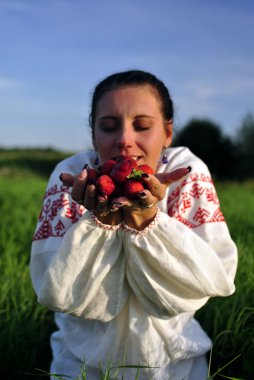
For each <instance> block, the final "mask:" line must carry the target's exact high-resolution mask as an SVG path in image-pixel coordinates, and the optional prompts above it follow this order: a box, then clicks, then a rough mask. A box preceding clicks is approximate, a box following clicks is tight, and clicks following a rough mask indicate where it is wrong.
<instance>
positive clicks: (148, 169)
mask: <svg viewBox="0 0 254 380" xmlns="http://www.w3.org/2000/svg"><path fill="white" fill-rule="evenodd" d="M138 168H139V170H142V172H145V173H147V174H154V171H153V169H152V168H151V167H150V166H149V165H147V164H143V165H140V166H139V167H138Z"/></svg>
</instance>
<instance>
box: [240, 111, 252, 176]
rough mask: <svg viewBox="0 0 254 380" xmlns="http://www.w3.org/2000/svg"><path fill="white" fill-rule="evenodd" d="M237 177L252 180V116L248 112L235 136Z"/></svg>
mask: <svg viewBox="0 0 254 380" xmlns="http://www.w3.org/2000/svg"><path fill="white" fill-rule="evenodd" d="M236 144H237V150H238V154H239V168H238V170H239V177H240V178H241V179H244V178H254V116H253V114H252V113H251V112H248V113H247V114H246V116H245V117H244V118H243V121H242V125H241V127H240V128H239V129H238V132H237V135H236Z"/></svg>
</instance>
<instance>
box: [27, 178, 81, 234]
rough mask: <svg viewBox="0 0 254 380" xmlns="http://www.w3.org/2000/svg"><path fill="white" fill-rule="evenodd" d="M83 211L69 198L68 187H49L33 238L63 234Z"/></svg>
mask: <svg viewBox="0 0 254 380" xmlns="http://www.w3.org/2000/svg"><path fill="white" fill-rule="evenodd" d="M84 212H85V208H84V207H83V206H80V205H79V204H77V203H76V202H74V201H73V200H72V199H71V196H70V191H69V188H68V187H66V186H63V185H61V186H58V185H54V186H52V187H50V188H49V189H48V190H47V191H46V194H45V197H44V202H43V206H42V210H41V212H40V215H39V219H38V224H37V228H36V231H35V234H34V237H33V240H41V239H46V238H48V237H59V236H63V235H64V234H65V232H66V231H67V230H68V229H69V228H70V227H71V225H72V224H74V223H76V222H77V221H78V220H79V218H80V217H81V216H82V215H83V214H84Z"/></svg>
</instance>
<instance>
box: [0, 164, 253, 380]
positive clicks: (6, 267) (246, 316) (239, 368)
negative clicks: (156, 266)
mask: <svg viewBox="0 0 254 380" xmlns="http://www.w3.org/2000/svg"><path fill="white" fill-rule="evenodd" d="M46 182H47V180H46V179H45V178H42V177H39V176H36V175H35V174H31V173H30V172H29V171H28V170H24V169H22V170H21V169H20V168H18V169H16V170H14V171H11V172H9V174H7V175H2V176H0V212H1V223H0V287H1V292H0V348H1V355H0V377H1V378H2V379H9V380H13V379H19V380H23V379H29V378H35V379H42V378H45V377H44V376H43V375H41V374H40V372H39V371H36V370H35V368H40V369H42V370H44V371H48V369H49V363H50V360H51V352H50V347H49V335H50V333H51V332H52V331H53V330H54V322H53V315H52V313H51V312H49V311H47V310H46V309H45V308H43V307H42V306H40V305H38V304H37V301H36V297H35V295H34V292H33V289H32V286H31V281H30V274H29V255H30V248H31V239H32V235H33V232H34V228H35V224H36V220H37V217H38V214H39V211H40V205H41V202H42V197H43V194H44V190H45V186H46ZM216 187H217V190H218V193H219V197H220V200H221V206H222V210H223V212H224V215H225V217H226V219H227V221H228V225H229V228H230V231H231V234H232V237H233V239H234V240H235V242H236V244H237V246H238V248H239V266H238V272H237V278H236V286H237V290H236V292H235V294H234V295H233V296H231V297H228V298H216V299H211V300H210V301H209V302H208V304H207V305H206V306H205V307H203V308H202V309H201V310H200V311H199V312H198V313H197V318H198V320H199V321H200V323H201V324H202V326H203V327H204V329H205V330H206V331H207V332H208V334H209V336H210V337H211V338H212V339H213V341H214V349H213V353H212V366H211V373H214V372H216V371H217V370H218V368H222V367H223V366H224V365H225V364H227V363H228V362H230V361H231V360H232V359H234V358H235V357H236V356H238V355H239V354H240V355H241V356H240V357H239V358H238V359H237V360H235V361H234V362H232V363H231V364H230V365H229V366H227V367H226V368H225V369H224V370H223V374H224V375H226V376H229V377H230V376H231V377H239V378H243V379H248V380H249V379H251V378H253V369H254V359H253V358H254V334H253V331H254V302H253V301H254V296H253V294H254V271H253V268H254V248H253V241H254V218H253V215H254V191H253V190H254V182H249V183H243V184H237V183H233V184H231V183H224V184H222V183H220V184H217V186H216ZM134 364H135V363H134ZM27 373H31V374H34V375H31V376H29V375H28V374H27ZM35 374H36V376H35ZM216 378H217V376H216ZM218 378H219V376H218ZM88 380H89V379H88Z"/></svg>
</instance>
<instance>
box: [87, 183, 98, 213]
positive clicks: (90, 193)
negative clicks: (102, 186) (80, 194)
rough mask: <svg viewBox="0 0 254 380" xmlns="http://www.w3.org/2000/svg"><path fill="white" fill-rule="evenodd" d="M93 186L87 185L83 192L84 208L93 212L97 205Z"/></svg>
mask: <svg viewBox="0 0 254 380" xmlns="http://www.w3.org/2000/svg"><path fill="white" fill-rule="evenodd" d="M96 196H97V192H96V187H95V185H88V186H87V188H86V192H85V199H84V206H85V208H86V209H87V210H95V208H96V203H97V199H96Z"/></svg>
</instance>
